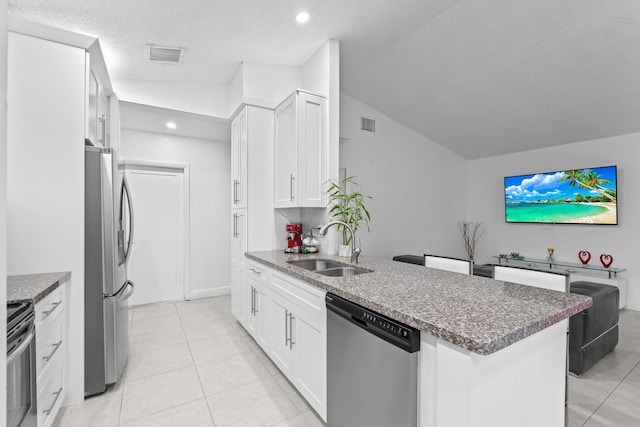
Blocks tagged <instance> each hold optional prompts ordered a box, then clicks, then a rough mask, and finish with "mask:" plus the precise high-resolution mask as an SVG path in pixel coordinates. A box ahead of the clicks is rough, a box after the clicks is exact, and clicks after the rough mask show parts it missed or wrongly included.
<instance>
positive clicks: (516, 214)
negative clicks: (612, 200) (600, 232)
mask: <svg viewBox="0 0 640 427" xmlns="http://www.w3.org/2000/svg"><path fill="white" fill-rule="evenodd" d="M607 210H608V209H607V208H606V207H604V206H590V205H582V204H572V203H562V204H558V205H537V204H522V205H507V221H508V222H576V221H579V219H580V218H588V217H591V216H595V215H598V214H601V213H604V212H606V211H607Z"/></svg>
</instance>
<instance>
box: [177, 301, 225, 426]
mask: <svg viewBox="0 0 640 427" xmlns="http://www.w3.org/2000/svg"><path fill="white" fill-rule="evenodd" d="M214 305H215V304H214ZM176 310H177V308H176ZM178 320H179V321H180V327H181V328H182V334H183V335H184V338H185V340H186V341H187V348H188V349H189V356H191V362H192V363H193V369H194V370H195V371H196V375H197V377H198V384H200V390H202V398H203V399H204V403H205V404H206V405H207V411H208V412H209V419H211V423H212V424H213V427H215V425H216V422H215V420H214V419H213V412H211V406H209V401H208V400H207V395H206V393H205V391H204V386H203V385H202V378H200V371H198V366H197V365H196V361H195V359H194V358H193V352H192V351H191V343H190V342H189V339H188V338H187V334H186V332H185V325H184V323H182V318H181V317H180V313H178Z"/></svg>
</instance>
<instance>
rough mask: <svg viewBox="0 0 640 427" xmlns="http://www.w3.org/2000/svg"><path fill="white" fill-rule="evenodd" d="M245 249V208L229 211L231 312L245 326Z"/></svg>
mask: <svg viewBox="0 0 640 427" xmlns="http://www.w3.org/2000/svg"><path fill="white" fill-rule="evenodd" d="M246 251H247V210H246V209H234V210H233V211H232V213H231V312H232V313H233V315H234V316H235V318H236V319H238V321H239V322H240V323H241V324H242V325H244V326H245V327H246V321H247V298H246V288H247V278H246V274H245V273H246V262H245V259H246V258H245V256H244V253H245V252H246Z"/></svg>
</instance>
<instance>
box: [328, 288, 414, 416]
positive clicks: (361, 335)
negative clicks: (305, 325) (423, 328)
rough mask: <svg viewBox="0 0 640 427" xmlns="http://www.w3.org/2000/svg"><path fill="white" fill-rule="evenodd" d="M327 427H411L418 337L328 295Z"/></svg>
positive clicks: (380, 316)
mask: <svg viewBox="0 0 640 427" xmlns="http://www.w3.org/2000/svg"><path fill="white" fill-rule="evenodd" d="M326 303H327V425H328V426H329V427H390V426H393V427H410V426H411V427H415V426H417V419H418V350H420V331H419V330H417V329H414V328H412V327H410V326H407V325H404V324H402V323H399V322H397V321H395V320H392V319H389V318H388V317H386V316H383V315H381V314H379V313H376V312H374V311H371V310H369V309H366V308H364V307H362V306H359V305H357V304H354V303H352V302H351V301H347V300H345V299H344V298H340V297H338V296H336V295H333V294H331V293H328V294H327V296H326Z"/></svg>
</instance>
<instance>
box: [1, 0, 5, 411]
mask: <svg viewBox="0 0 640 427" xmlns="http://www.w3.org/2000/svg"><path fill="white" fill-rule="evenodd" d="M6 150H7V1H6V0H0V319H6V314H7V311H6V310H7V306H6V304H5V300H6V299H7V202H6V201H7V162H6V160H7V155H6ZM6 350H7V342H6V341H2V342H1V343H0V366H6V355H7V351H6ZM6 384H7V371H6V369H2V370H1V371H0V414H6V413H7V409H6V408H7V387H6ZM2 419H3V420H4V418H2Z"/></svg>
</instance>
